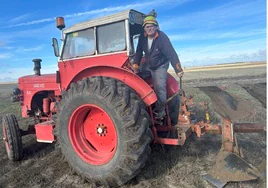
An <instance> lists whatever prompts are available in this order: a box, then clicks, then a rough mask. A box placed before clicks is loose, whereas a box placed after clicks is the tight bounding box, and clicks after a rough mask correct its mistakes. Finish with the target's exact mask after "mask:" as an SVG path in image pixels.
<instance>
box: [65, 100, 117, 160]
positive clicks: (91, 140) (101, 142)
mask: <svg viewBox="0 0 268 188" xmlns="http://www.w3.org/2000/svg"><path fill="white" fill-rule="evenodd" d="M68 132H69V137H70V141H71V144H72V146H73V149H74V150H75V152H76V153H77V155H78V156H79V157H80V158H81V159H83V160H84V161H85V162H87V163H89V164H92V165H102V164H105V163H107V162H109V161H110V160H111V159H112V158H113V156H114V153H115V151H116V147H117V133H116V129H115V126H114V123H113V121H112V119H111V118H110V116H109V115H108V114H107V113H106V112H105V111H104V110H103V109H101V108H100V107H98V106H96V105H92V104H85V105H82V106H80V107H79V108H77V109H76V110H75V111H74V112H73V114H72V115H71V117H70V121H69V124H68Z"/></svg>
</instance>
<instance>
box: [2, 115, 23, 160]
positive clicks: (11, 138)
mask: <svg viewBox="0 0 268 188" xmlns="http://www.w3.org/2000/svg"><path fill="white" fill-rule="evenodd" d="M2 126H3V140H4V142H5V146H6V151H7V156H8V159H9V160H12V161H19V160H21V159H22V155H23V150H22V139H21V134H20V129H19V125H18V121H17V119H16V116H15V115H13V114H7V115H5V116H4V117H3V119H2Z"/></svg>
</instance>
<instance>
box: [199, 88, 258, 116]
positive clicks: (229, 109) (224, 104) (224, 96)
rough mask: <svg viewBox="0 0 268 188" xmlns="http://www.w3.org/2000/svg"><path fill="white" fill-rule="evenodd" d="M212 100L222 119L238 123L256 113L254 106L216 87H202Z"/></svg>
mask: <svg viewBox="0 0 268 188" xmlns="http://www.w3.org/2000/svg"><path fill="white" fill-rule="evenodd" d="M199 89H200V90H202V91H203V92H205V93H206V94H207V95H208V96H209V97H210V99H211V101H212V104H213V108H214V110H215V111H216V112H217V113H218V114H220V115H221V116H222V117H225V118H228V119H231V120H232V121H237V120H240V119H244V118H246V117H248V116H250V115H252V114H253V113H254V111H253V110H252V109H253V108H252V104H251V103H250V102H249V101H247V100H245V99H243V98H241V97H238V96H236V95H233V94H230V93H228V92H226V91H223V90H221V89H220V88H218V87H216V86H209V87H200V88H199Z"/></svg>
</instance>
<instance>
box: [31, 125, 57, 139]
mask: <svg viewBox="0 0 268 188" xmlns="http://www.w3.org/2000/svg"><path fill="white" fill-rule="evenodd" d="M54 126H55V124H54V122H53V121H46V122H43V123H38V124H36V125H35V126H34V127H35V132H36V139H37V141H38V142H45V143H52V142H54V141H55V138H54V135H53V133H52V131H53V128H54Z"/></svg>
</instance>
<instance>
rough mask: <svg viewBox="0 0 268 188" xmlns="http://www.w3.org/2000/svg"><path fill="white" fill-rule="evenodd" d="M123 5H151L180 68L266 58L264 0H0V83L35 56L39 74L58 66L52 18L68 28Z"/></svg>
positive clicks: (28, 67) (27, 68)
mask: <svg viewBox="0 0 268 188" xmlns="http://www.w3.org/2000/svg"><path fill="white" fill-rule="evenodd" d="M127 9H135V10H138V11H140V12H143V13H145V14H147V13H149V12H150V11H151V10H152V9H155V10H156V12H157V14H158V16H157V20H158V22H159V25H160V29H161V30H162V31H163V32H165V33H166V34H167V35H168V37H169V38H170V40H171V42H172V44H173V46H174V48H175V50H176V52H177V54H178V56H179V59H180V61H181V64H182V67H185V68H187V67H195V66H206V65H214V64H222V63H232V62H252V61H266V0H153V1H152V0H143V1H136V0H135V1H122V0H113V1H104V0H99V1H89V0H68V1H64V0H46V1H36V0H27V1H26V0H25V1H21V0H12V1H10V0H1V6H0V67H1V68H0V82H6V81H16V80H17V79H18V78H19V77H21V76H24V75H29V74H33V62H32V59H35V58H40V59H42V69H41V73H42V74H45V73H55V72H56V70H58V65H57V60H58V59H57V57H55V56H54V52H53V48H52V46H51V44H52V38H53V37H55V38H57V39H58V40H59V39H60V38H61V33H60V31H59V30H58V29H57V28H56V25H55V19H56V17H58V16H63V17H64V18H65V25H66V28H68V27H70V26H72V25H73V24H76V23H79V22H82V21H86V20H91V19H94V18H97V17H101V16H105V15H109V14H113V13H117V12H120V11H124V10H127Z"/></svg>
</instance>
